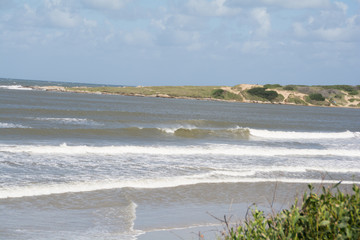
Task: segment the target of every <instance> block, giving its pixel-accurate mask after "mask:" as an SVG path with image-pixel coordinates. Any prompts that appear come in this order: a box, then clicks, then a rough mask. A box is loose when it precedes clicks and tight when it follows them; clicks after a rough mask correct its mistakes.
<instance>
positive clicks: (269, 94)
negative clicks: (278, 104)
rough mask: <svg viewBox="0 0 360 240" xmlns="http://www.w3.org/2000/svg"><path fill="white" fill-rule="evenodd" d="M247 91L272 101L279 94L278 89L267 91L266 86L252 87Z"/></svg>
mask: <svg viewBox="0 0 360 240" xmlns="http://www.w3.org/2000/svg"><path fill="white" fill-rule="evenodd" d="M247 92H248V93H250V94H251V95H255V96H257V97H260V98H263V99H265V100H268V101H270V102H271V101H273V100H274V99H275V98H276V97H278V95H279V94H278V93H277V92H276V91H266V88H264V87H256V88H252V89H249V90H248V91H247Z"/></svg>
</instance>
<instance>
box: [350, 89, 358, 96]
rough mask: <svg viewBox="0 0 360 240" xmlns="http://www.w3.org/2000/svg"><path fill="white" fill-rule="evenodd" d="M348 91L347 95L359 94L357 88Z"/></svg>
mask: <svg viewBox="0 0 360 240" xmlns="http://www.w3.org/2000/svg"><path fill="white" fill-rule="evenodd" d="M348 93H349V95H358V94H359V92H358V91H357V90H352V91H350V92H348Z"/></svg>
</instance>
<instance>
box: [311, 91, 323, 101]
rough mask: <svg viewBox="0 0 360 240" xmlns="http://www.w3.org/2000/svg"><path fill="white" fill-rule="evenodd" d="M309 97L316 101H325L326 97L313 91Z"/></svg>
mask: <svg viewBox="0 0 360 240" xmlns="http://www.w3.org/2000/svg"><path fill="white" fill-rule="evenodd" d="M309 98H310V99H311V100H314V101H325V98H324V97H323V95H321V94H320V93H311V94H309Z"/></svg>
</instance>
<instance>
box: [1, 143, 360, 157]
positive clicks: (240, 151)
mask: <svg viewBox="0 0 360 240" xmlns="http://www.w3.org/2000/svg"><path fill="white" fill-rule="evenodd" d="M0 151H2V152H11V153H21V152H24V153H29V154H61V155H89V154H98V155H104V154H106V155H119V154H149V155H223V156H224V155H225V156H263V157H273V156H340V157H359V156H360V150H357V149H291V148H281V147H277V148H274V147H253V146H237V145H226V144H212V145H205V146H204V145H201V146H134V145H128V146H85V145H81V146H68V145H66V144H61V145H60V146H51V145H0Z"/></svg>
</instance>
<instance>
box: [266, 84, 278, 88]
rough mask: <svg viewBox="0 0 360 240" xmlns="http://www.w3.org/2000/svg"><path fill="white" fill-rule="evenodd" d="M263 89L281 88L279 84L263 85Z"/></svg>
mask: <svg viewBox="0 0 360 240" xmlns="http://www.w3.org/2000/svg"><path fill="white" fill-rule="evenodd" d="M264 88H268V89H275V88H281V85H280V84H265V85H264Z"/></svg>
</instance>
